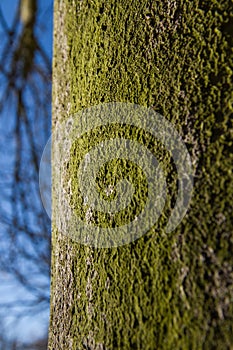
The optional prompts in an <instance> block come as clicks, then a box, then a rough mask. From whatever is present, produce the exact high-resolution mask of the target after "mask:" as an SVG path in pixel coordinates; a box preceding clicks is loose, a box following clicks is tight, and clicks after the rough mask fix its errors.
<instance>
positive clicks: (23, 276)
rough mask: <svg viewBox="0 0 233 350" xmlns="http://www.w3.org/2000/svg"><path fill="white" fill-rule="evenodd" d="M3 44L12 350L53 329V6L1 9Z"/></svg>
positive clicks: (5, 254)
mask: <svg viewBox="0 0 233 350" xmlns="http://www.w3.org/2000/svg"><path fill="white" fill-rule="evenodd" d="M0 38H1V42H0V82H1V89H0V121H1V122H0V128H1V130H0V149H1V153H0V179H1V182H0V193H1V202H0V240H1V244H0V299H1V300H0V319H1V323H2V327H1V329H2V337H0V347H1V349H4V345H3V344H4V343H5V344H7V345H6V348H7V349H8V350H9V349H21V348H22V347H20V346H21V345H20V344H23V343H22V342H24V339H19V340H18V337H19V334H22V338H23V335H24V337H25V339H26V338H27V339H29V338H30V332H32V324H34V327H38V324H40V325H41V329H38V330H37V331H33V334H31V338H33V337H34V338H38V337H41V334H42V333H43V331H44V329H47V322H48V313H49V284H50V280H49V278H50V219H49V217H48V216H47V214H46V212H45V210H44V208H43V205H42V202H41V198H40V191H39V180H38V178H39V166H40V159H41V155H42V152H43V148H44V146H45V144H46V142H47V139H48V137H49V134H50V119H51V110H50V108H51V57H52V0H51V1H44V0H21V1H15V0H14V1H13V0H11V1H7V0H4V1H2V2H1V4H0ZM42 316H43V317H42ZM36 320H38V321H36ZM43 322H44V323H43ZM23 328H24V329H23ZM46 336H47V335H46ZM19 338H20V337H19ZM9 339H10V341H9ZM31 340H32V341H33V340H34V339H31ZM1 341H2V343H1ZM43 344H45V341H44V343H43V342H41V344H39V343H38V346H37V347H32V345H30V346H31V347H30V349H32V348H33V349H34V348H35V349H45V348H46V345H43ZM22 346H24V347H23V348H24V349H25V348H26V345H25V344H24V345H22ZM35 346H36V345H35ZM39 346H40V347H39Z"/></svg>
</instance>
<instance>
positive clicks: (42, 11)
mask: <svg viewBox="0 0 233 350" xmlns="http://www.w3.org/2000/svg"><path fill="white" fill-rule="evenodd" d="M17 4H18V1H16V0H2V1H1V3H0V7H1V9H2V12H3V14H4V16H5V19H6V21H7V23H8V24H10V23H11V22H12V19H13V17H14V13H15V11H16V8H17ZM38 5H39V11H38V13H39V17H38V27H37V36H38V37H39V42H40V44H41V45H42V47H43V48H44V50H45V51H46V52H47V54H48V56H49V57H51V56H52V9H53V1H52V0H39V4H38ZM0 31H1V37H0V39H1V40H0V48H1V46H2V45H4V35H3V33H2V29H1V30H0ZM1 87H2V85H0V96H1V95H2V91H1ZM13 110H14V105H11V106H7V109H4V112H3V113H1V116H0V117H1V124H0V145H1V149H0V167H1V170H2V172H1V174H4V183H6V180H7V178H8V177H9V181H10V174H9V173H7V171H6V172H5V173H4V168H7V169H10V167H11V163H12V159H11V156H10V154H11V152H13V149H14V144H13V141H12V140H11V139H10V138H7V137H6V136H7V132H8V129H9V131H10V129H11V123H12V121H11V115H13ZM47 133H48V135H49V130H48V131H47ZM45 144H46V141H45V142H42V143H41V144H40V145H39V146H40V150H41V155H42V152H43V148H44V146H45ZM0 181H2V180H1V179H0ZM0 191H1V192H0V201H1V204H2V205H3V206H4V209H5V211H6V212H7V211H10V206H9V203H8V202H7V201H6V200H5V197H6V195H7V193H6V192H7V189H6V188H2V186H1V188H0ZM0 230H1V233H2V231H3V230H4V225H3V224H2V223H1V222H0ZM0 244H1V245H2V246H4V242H1V243H0ZM41 279H42V280H43V276H41ZM48 293H49V290H48ZM30 298H32V296H31V294H30V293H29V292H28V291H27V290H26V289H25V288H23V287H22V285H20V284H19V283H18V282H17V281H16V279H15V278H14V277H13V276H12V275H11V274H6V273H3V272H1V271H0V300H1V304H3V303H7V302H8V303H9V302H11V301H14V300H17V301H19V300H25V299H27V300H29V299H30ZM21 307H24V305H23V303H22V304H21V305H20V306H19V308H21ZM19 308H18V310H19ZM48 318H49V307H47V308H46V309H45V310H44V311H43V312H42V313H36V315H34V314H30V315H28V316H26V317H24V318H21V319H20V320H17V319H16V318H15V315H14V312H13V311H11V312H10V311H9V312H8V313H7V316H6V318H5V320H4V324H3V329H4V330H5V332H6V333H7V335H8V336H10V337H17V338H18V339H20V340H21V341H32V340H33V339H34V338H40V337H42V336H43V335H44V333H45V332H46V330H47V325H48Z"/></svg>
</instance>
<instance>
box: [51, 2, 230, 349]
mask: <svg viewBox="0 0 233 350" xmlns="http://www.w3.org/2000/svg"><path fill="white" fill-rule="evenodd" d="M232 13H233V4H232V1H226V0H220V1H215V0H211V1H207V0H205V1H198V0H193V1H182V0H180V1H173V0H165V1H147V0H146V1H136V0H134V1H123V0H119V1H110V0H108V1H103V0H102V1H98V0H96V1H89V0H82V1H76V2H74V1H71V0H61V1H58V0H57V1H55V15H54V16H55V17H54V25H55V29H54V32H55V35H54V63H53V68H54V73H53V74H54V75H53V86H54V88H53V89H54V90H53V125H54V127H55V126H56V124H57V123H60V122H61V121H63V120H66V118H68V116H69V115H70V114H72V113H76V112H77V111H79V110H81V109H82V108H87V107H90V106H93V105H97V104H99V103H106V102H113V101H117V102H118V101H119V102H131V103H137V104H139V105H142V106H146V107H152V108H154V110H155V111H157V112H159V113H160V114H161V115H163V116H164V117H165V118H167V119H168V120H169V121H170V122H172V123H173V125H174V127H175V128H176V129H177V130H178V131H179V133H180V134H181V136H182V138H183V140H184V141H185V143H186V146H187V148H188V150H189V152H190V154H191V157H192V161H193V166H194V167H195V169H196V173H195V186H194V194H193V198H192V203H191V206H190V209H189V212H188V214H187V215H186V217H185V218H184V220H183V221H182V223H181V224H180V225H179V226H178V227H177V229H176V230H175V231H173V232H172V233H170V234H166V233H165V231H164V223H165V222H166V220H167V216H168V215H169V212H170V207H171V205H172V201H173V200H174V196H175V195H176V186H175V184H176V175H175V174H174V164H172V161H171V157H170V156H169V154H168V153H167V152H166V150H165V149H163V146H162V145H158V144H157V143H156V141H154V143H153V142H152V143H153V144H152V146H151V149H152V150H153V152H155V153H156V156H157V158H158V159H161V160H162V164H163V168H164V169H165V171H166V174H167V175H168V178H169V183H170V191H169V193H170V203H169V196H168V202H167V204H166V210H165V213H164V215H163V217H162V220H161V221H160V222H158V224H157V225H155V226H154V227H153V228H152V229H151V230H150V232H149V233H148V234H147V235H145V236H143V237H141V238H140V239H139V240H137V241H135V242H133V243H131V244H129V245H126V246H122V247H118V248H111V249H93V248H90V247H86V246H83V245H80V244H78V243H76V242H74V241H72V240H71V239H70V238H69V237H66V236H64V235H63V234H62V232H58V231H57V229H56V227H55V226H54V229H53V242H52V244H53V261H52V265H53V266H52V290H51V325H50V345H49V348H50V349H80V350H81V349H145V350H147V349H148V350H154V349H164V350H167V349H232V347H233V341H232V334H233V320H232V315H233V299H232V295H233V271H232V265H233V264H232V251H233V236H232V222H231V210H232V209H231V207H232V199H233V193H232V192H233V186H232V185H233V184H232V161H233V159H232V158H233V157H232V118H231V117H232V101H233V94H232V71H233V53H232V47H233V45H232V44H233V36H232V30H233V19H232ZM89 136H90V138H89V140H88V135H87V139H86V143H87V145H88V144H90V145H91V144H92V142H93V139H92V137H91V135H89ZM92 136H93V135H92ZM93 137H94V136H93ZM135 137H136V136H135ZM140 137H142V135H141V136H140V135H139V138H140ZM145 144H150V142H149V139H148V138H147V137H145ZM76 146H78V144H77V145H75V144H74V145H73V148H74V150H73V151H74V154H75V148H76ZM76 154H77V161H78V157H80V154H79V152H78V150H77V153H76ZM72 163H73V164H76V161H75V156H74V157H73V158H72ZM69 169H70V171H71V173H72V167H70V168H69ZM166 169H167V170H166ZM71 176H72V174H71ZM73 186H74V187H75V182H74V183H73ZM53 200H55V201H56V189H53ZM71 201H75V198H73V199H72V198H71ZM166 213H167V215H166ZM61 220H66V214H65V213H64V217H62V218H61Z"/></svg>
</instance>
